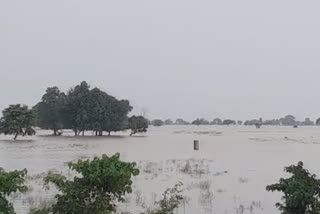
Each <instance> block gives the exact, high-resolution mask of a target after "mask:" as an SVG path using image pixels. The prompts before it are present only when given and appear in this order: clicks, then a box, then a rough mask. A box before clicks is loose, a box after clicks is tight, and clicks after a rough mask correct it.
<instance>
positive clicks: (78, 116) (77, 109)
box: [65, 81, 90, 136]
mask: <svg viewBox="0 0 320 214" xmlns="http://www.w3.org/2000/svg"><path fill="white" fill-rule="evenodd" d="M65 111H66V114H65V115H67V116H68V124H69V125H70V126H71V127H72V129H73V131H74V133H75V135H76V136H77V135H79V134H80V133H81V132H82V135H84V132H85V131H86V130H88V129H89V126H90V123H89V122H90V118H89V111H90V86H89V85H88V83H87V82H85V81H83V82H81V83H80V85H77V86H75V87H74V88H71V89H70V90H69V91H68V94H67V98H66V107H65Z"/></svg>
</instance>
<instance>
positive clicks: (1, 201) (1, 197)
mask: <svg viewBox="0 0 320 214" xmlns="http://www.w3.org/2000/svg"><path fill="white" fill-rule="evenodd" d="M26 175H27V170H26V169H24V170H22V171H18V170H15V171H12V172H6V171H4V169H2V168H0V213H3V214H15V212H14V208H13V205H12V203H10V202H9V201H8V200H7V197H8V196H10V194H11V193H15V192H25V191H26V190H27V187H26V186H25V185H24V177H25V176H26Z"/></svg>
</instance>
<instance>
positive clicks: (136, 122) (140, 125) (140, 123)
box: [129, 115, 148, 136]
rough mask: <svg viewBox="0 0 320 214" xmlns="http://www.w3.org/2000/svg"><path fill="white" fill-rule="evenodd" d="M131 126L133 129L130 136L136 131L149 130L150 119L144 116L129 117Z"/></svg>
mask: <svg viewBox="0 0 320 214" xmlns="http://www.w3.org/2000/svg"><path fill="white" fill-rule="evenodd" d="M129 128H130V129H131V134H130V136H132V135H134V134H136V133H142V132H147V129H148V120H147V119H146V118H144V117H143V116H135V115H133V116H132V117H130V118H129Z"/></svg>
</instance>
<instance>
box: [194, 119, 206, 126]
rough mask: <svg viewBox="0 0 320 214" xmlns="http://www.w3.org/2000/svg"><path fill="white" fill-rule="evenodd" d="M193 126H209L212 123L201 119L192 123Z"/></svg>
mask: <svg viewBox="0 0 320 214" xmlns="http://www.w3.org/2000/svg"><path fill="white" fill-rule="evenodd" d="M192 124H193V125H197V126H200V125H209V124H210V123H209V122H208V121H207V120H205V119H204V118H201V119H199V118H197V119H196V120H194V121H193V122H192Z"/></svg>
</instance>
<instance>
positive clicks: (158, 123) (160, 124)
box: [151, 119, 164, 126]
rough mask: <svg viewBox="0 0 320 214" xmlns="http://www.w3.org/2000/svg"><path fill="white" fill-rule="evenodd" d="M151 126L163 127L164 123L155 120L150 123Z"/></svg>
mask: <svg viewBox="0 0 320 214" xmlns="http://www.w3.org/2000/svg"><path fill="white" fill-rule="evenodd" d="M151 124H152V125H153V126H163V124H164V122H163V121H162V120H159V119H156V120H153V121H152V122H151Z"/></svg>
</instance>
